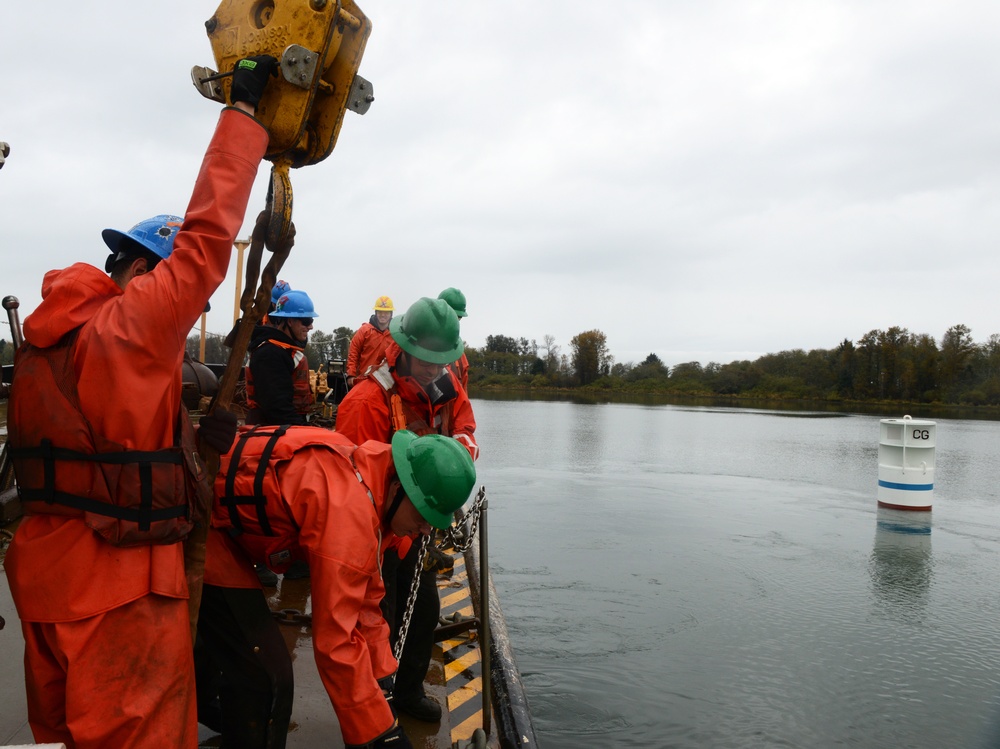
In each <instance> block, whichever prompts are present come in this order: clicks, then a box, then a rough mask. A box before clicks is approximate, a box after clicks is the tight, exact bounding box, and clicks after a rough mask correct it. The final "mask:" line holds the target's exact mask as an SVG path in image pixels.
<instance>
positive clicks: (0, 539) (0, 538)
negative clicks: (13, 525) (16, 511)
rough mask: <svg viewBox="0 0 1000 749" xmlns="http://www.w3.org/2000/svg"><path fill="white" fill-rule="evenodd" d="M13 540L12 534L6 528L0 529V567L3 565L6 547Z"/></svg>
mask: <svg viewBox="0 0 1000 749" xmlns="http://www.w3.org/2000/svg"><path fill="white" fill-rule="evenodd" d="M13 540H14V533H13V532H12V531H9V530H7V529H6V528H0V565H3V562H4V559H5V558H6V556H7V547H8V546H10V542H11V541H13Z"/></svg>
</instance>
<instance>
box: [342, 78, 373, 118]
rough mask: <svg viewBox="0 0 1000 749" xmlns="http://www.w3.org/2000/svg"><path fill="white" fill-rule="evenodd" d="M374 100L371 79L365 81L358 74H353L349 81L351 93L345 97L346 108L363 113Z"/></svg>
mask: <svg viewBox="0 0 1000 749" xmlns="http://www.w3.org/2000/svg"><path fill="white" fill-rule="evenodd" d="M373 101H375V89H374V87H373V86H372V84H371V81H366V80H365V79H364V78H362V77H361V76H360V75H357V74H355V76H354V80H353V81H351V93H350V94H349V95H348V97H347V108H348V109H350V110H351V111H352V112H357V113H358V114H364V113H365V112H367V111H368V110H369V108H371V105H372V102H373Z"/></svg>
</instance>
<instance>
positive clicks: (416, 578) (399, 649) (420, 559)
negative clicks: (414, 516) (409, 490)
mask: <svg viewBox="0 0 1000 749" xmlns="http://www.w3.org/2000/svg"><path fill="white" fill-rule="evenodd" d="M430 541H431V537H430V536H424V537H423V540H422V541H421V542H420V553H419V555H418V556H417V565H416V567H414V568H413V580H412V581H411V582H410V594H409V596H407V598H406V611H404V612H403V623H402V624H400V625H399V637H397V638H396V647H394V648H393V649H392V655H393V657H394V658H395V659H396V661H397V662H398V661H399V658H400V656H401V655H402V654H403V644H404V643H405V642H406V632H407V631H408V630H409V629H410V619H411V618H413V607H414V606H415V605H416V603H417V589H418V588H419V587H420V575H421V573H422V572H423V569H424V558H425V557H426V556H427V547H428V546H429V545H430Z"/></svg>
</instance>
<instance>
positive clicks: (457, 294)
mask: <svg viewBox="0 0 1000 749" xmlns="http://www.w3.org/2000/svg"><path fill="white" fill-rule="evenodd" d="M438 299H444V300H445V301H446V302H448V306H449V307H451V308H452V309H453V310H455V314H456V315H458V316H459V317H468V316H469V313H468V312H466V311H465V294H463V293H462V292H461V291H459V290H458V289H456V288H455V287H454V286H450V287H448V288H447V289H445V290H444V291H442V292H441V293H440V294H438Z"/></svg>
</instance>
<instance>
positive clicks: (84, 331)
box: [6, 56, 278, 749]
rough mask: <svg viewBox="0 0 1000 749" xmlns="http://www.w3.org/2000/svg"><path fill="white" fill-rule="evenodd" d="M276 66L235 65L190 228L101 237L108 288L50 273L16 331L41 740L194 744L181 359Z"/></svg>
mask: <svg viewBox="0 0 1000 749" xmlns="http://www.w3.org/2000/svg"><path fill="white" fill-rule="evenodd" d="M277 67H278V65H277V61H276V60H275V59H274V58H273V57H269V56H257V57H252V58H248V59H244V60H240V61H239V62H238V63H237V65H236V66H235V70H234V75H233V83H232V94H231V101H232V105H231V106H230V107H226V108H225V109H224V110H223V111H222V113H221V115H220V118H219V122H218V125H217V127H216V130H215V134H214V136H213V138H212V140H211V143H210V144H209V146H208V150H207V152H206V154H205V158H204V161H203V162H202V167H201V170H200V172H199V174H198V178H197V180H196V182H195V186H194V191H193V194H192V196H191V200H190V203H189V204H188V208H187V212H186V213H185V215H184V218H183V219H181V218H179V217H176V216H168V215H160V216H156V217H154V218H152V219H148V220H146V221H142V222H140V223H138V224H136V225H135V226H134V227H133V228H132V229H130V230H129V231H128V232H121V231H118V230H114V229H107V230H105V231H104V233H103V238H104V241H105V243H106V244H107V245H108V248H109V249H110V251H111V254H110V256H109V257H108V259H107V261H106V263H105V270H106V271H107V272H108V273H109V274H110V277H108V276H106V275H104V274H103V273H101V272H100V270H99V269H98V268H95V267H93V266H91V265H88V264H84V263H77V264H75V265H72V266H70V267H68V268H66V269H63V270H54V271H50V272H49V273H48V274H46V276H45V279H44V282H43V284H42V302H41V304H40V305H39V306H38V308H37V309H36V310H35V312H34V313H32V314H31V315H30V316H28V317H27V319H26V320H25V323H24V340H25V344H24V346H23V347H22V348H21V349H19V351H18V354H17V362H16V363H15V370H16V371H15V374H14V381H13V387H12V397H11V400H10V403H9V406H8V432H9V434H8V443H9V445H10V448H11V450H10V452H11V457H12V460H13V462H14V467H15V471H16V475H17V480H18V485H19V490H20V492H21V499H22V502H23V504H24V507H25V511H26V517H25V518H24V520H23V521H22V522H21V525H20V527H19V528H18V531H17V533H16V534H15V537H14V539H13V541H12V543H11V545H10V548H9V550H8V553H7V557H6V571H7V576H8V579H9V583H10V589H11V593H12V596H13V599H14V603H15V605H16V607H17V611H18V616H19V617H20V620H21V622H22V632H23V635H24V640H25V656H24V663H25V680H26V687H27V689H26V692H27V702H28V721H29V724H30V726H31V730H32V734H33V735H34V738H35V740H36V741H37V742H39V743H59V742H63V743H65V744H66V745H67V747H70V749H98V748H100V749H107V747H115V749H132V748H133V747H143V748H144V749H145V748H148V747H168V746H169V747H184V748H191V749H193V748H194V747H196V746H197V743H198V736H197V723H196V718H195V690H194V668H193V658H192V643H191V634H190V624H189V618H188V604H187V597H188V589H187V582H186V578H185V570H184V560H183V549H182V543H181V541H182V540H183V538H184V537H185V536H186V535H187V533H188V532H189V530H190V528H191V526H192V521H193V517H192V507H193V505H192V499H193V497H192V495H193V493H194V492H195V491H196V490H195V488H194V487H195V485H196V484H197V482H198V481H199V480H200V479H203V478H207V477H204V466H203V465H202V464H201V463H200V460H199V459H197V458H196V457H195V455H196V454H195V455H193V454H192V449H191V446H192V439H193V437H192V436H191V428H190V421H188V420H187V412H186V410H185V409H183V406H182V402H181V363H182V359H183V355H184V348H185V342H186V339H187V336H188V333H189V332H190V330H191V328H192V327H193V326H194V324H195V323H196V322H197V320H198V319H199V317H200V316H201V314H202V311H203V310H204V309H205V305H206V303H207V302H208V299H209V297H210V296H211V295H212V292H213V291H215V289H216V288H217V287H218V286H219V284H220V283H221V282H222V280H223V279H224V278H225V275H226V271H227V269H228V267H229V261H230V256H231V253H232V247H233V241H234V240H235V238H236V235H237V233H238V232H239V230H240V228H241V227H242V225H243V219H244V213H245V211H246V207H247V202H248V200H249V197H250V192H251V189H252V187H253V183H254V178H255V176H256V174H257V167H258V165H259V163H260V161H261V159H262V158H263V156H264V153H265V151H266V148H267V144H268V135H267V131H266V130H265V129H264V127H262V126H261V123H260V122H258V121H257V120H256V119H255V118H254V114H255V111H256V105H257V103H258V102H259V100H260V97H261V95H262V94H263V91H264V88H265V86H266V85H267V83H268V81H269V79H270V78H271V77H272V76H275V75H276V74H277ZM45 383H48V384H50V386H51V387H49V388H47V389H46V392H45V393H42V392H40V390H41V388H42V387H43V385H44V384H45ZM217 418H218V417H217ZM185 424H186V426H185ZM232 424H233V426H234V427H235V419H233V420H232ZM207 429H208V427H207V426H202V427H200V431H202V432H203V435H202V436H203V437H204V436H206V435H207V434H208V433H209V432H210V431H211V430H209V431H206V430H207ZM234 431H235V429H234V430H233V432H234ZM233 432H231V433H230V441H231V437H232V433H233ZM210 444H212V443H211V442H210ZM215 446H216V447H221V448H223V449H225V448H227V447H228V443H227V444H221V445H219V444H216V445H215Z"/></svg>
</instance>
